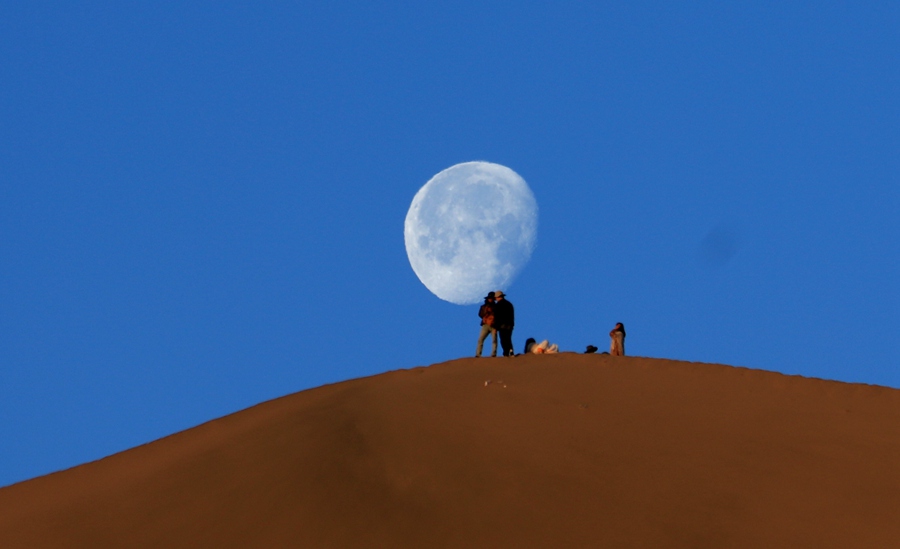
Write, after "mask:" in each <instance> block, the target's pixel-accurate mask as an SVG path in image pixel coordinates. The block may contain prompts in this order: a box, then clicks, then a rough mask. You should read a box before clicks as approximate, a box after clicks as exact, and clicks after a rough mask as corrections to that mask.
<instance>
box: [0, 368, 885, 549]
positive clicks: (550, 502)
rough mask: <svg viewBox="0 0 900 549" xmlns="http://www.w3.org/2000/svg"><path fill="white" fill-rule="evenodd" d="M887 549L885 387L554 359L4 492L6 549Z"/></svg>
mask: <svg viewBox="0 0 900 549" xmlns="http://www.w3.org/2000/svg"><path fill="white" fill-rule="evenodd" d="M487 380H491V381H490V383H488V384H487V385H486V381H487ZM898 546H900V391H897V390H893V389H887V388H882V387H874V386H867V385H855V384H846V383H838V382H830V381H821V380H815V379H805V378H800V377H790V376H784V375H780V374H775V373H771V372H763V371H756V370H748V369H742V368H732V367H727V366H716V365H709V364H695V363H685V362H676V361H667V360H655V359H644V358H631V357H609V356H598V355H576V354H570V353H565V354H561V355H548V356H537V355H531V356H522V357H516V358H496V359H488V358H482V359H463V360H456V361H452V362H447V363H443V364H438V365H435V366H432V367H429V368H416V369H413V370H403V371H396V372H389V373H386V374H382V375H378V376H374V377H370V378H365V379H357V380H352V381H347V382H344V383H339V384H336V385H330V386H326V387H320V388H317V389H313V390H309V391H304V392H302V393H297V394H294V395H290V396H287V397H284V398H280V399H277V400H273V401H271V402H266V403H264V404H261V405H259V406H255V407H253V408H250V409H248V410H244V411H242V412H238V413H236V414H233V415H230V416H227V417H224V418H221V419H218V420H215V421H212V422H209V423H206V424H204V425H201V426H199V427H196V428H194V429H190V430H188V431H184V432H182V433H178V434H176V435H173V436H170V437H167V438H164V439H162V440H158V441H156V442H153V443H151V444H147V445H145V446H141V447H138V448H134V449H132V450H129V451H127V452H123V453H121V454H117V455H114V456H111V457H109V458H106V459H103V460H101V461H98V462H94V463H90V464H87V465H82V466H80V467H76V468H74V469H70V470H67V471H63V472H60V473H56V474H53V475H49V476H46V477H41V478H38V479H34V480H30V481H27V482H23V483H20V484H17V485H13V486H10V487H7V488H4V489H2V490H0V547H4V548H10V547H90V548H98V547H129V548H134V547H166V548H173V547H186V548H188V547H189V548H192V549H195V548H199V547H215V548H223V547H241V548H244V547H265V548H271V547H311V548H322V547H341V548H343V547H366V548H370V547H411V548H419V547H467V548H468V547H517V548H519V547H554V548H555V547H647V548H667V547H685V548H688V547H689V548H703V547H716V548H720V547H752V548H759V547H789V548H796V547H816V548H822V547H835V548H841V549H846V548H848V547H898Z"/></svg>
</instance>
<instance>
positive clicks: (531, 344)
mask: <svg viewBox="0 0 900 549" xmlns="http://www.w3.org/2000/svg"><path fill="white" fill-rule="evenodd" d="M558 352H559V345H557V344H556V343H550V342H549V341H547V340H546V339H545V340H544V341H541V342H540V343H537V342H536V341H535V340H534V338H533V337H529V338H528V339H527V340H526V341H525V354H528V353H532V354H535V355H549V354H553V353H558Z"/></svg>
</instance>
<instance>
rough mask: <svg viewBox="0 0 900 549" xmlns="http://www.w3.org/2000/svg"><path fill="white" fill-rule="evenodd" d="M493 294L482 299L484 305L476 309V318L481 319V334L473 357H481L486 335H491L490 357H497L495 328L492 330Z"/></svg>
mask: <svg viewBox="0 0 900 549" xmlns="http://www.w3.org/2000/svg"><path fill="white" fill-rule="evenodd" d="M494 301H495V300H494V292H490V293H488V295H487V296H485V298H484V305H482V306H481V308H480V309H478V316H479V317H480V318H481V333H480V334H479V335H478V347H477V348H476V349H475V356H476V357H479V356H481V350H482V349H483V348H484V340H485V338H487V336H488V334H491V341H492V342H493V345H492V347H491V356H497V328H494Z"/></svg>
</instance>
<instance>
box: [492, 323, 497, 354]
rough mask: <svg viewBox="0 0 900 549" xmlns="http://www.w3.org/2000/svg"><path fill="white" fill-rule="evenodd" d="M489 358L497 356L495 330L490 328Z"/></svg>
mask: <svg viewBox="0 0 900 549" xmlns="http://www.w3.org/2000/svg"><path fill="white" fill-rule="evenodd" d="M491 339H492V345H491V356H497V328H491Z"/></svg>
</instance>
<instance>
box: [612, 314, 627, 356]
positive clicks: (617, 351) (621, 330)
mask: <svg viewBox="0 0 900 549" xmlns="http://www.w3.org/2000/svg"><path fill="white" fill-rule="evenodd" d="M609 339H610V342H609V354H611V355H613V356H625V325H624V324H622V323H621V322H618V323H616V327H615V328H613V329H612V331H611V332H609Z"/></svg>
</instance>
